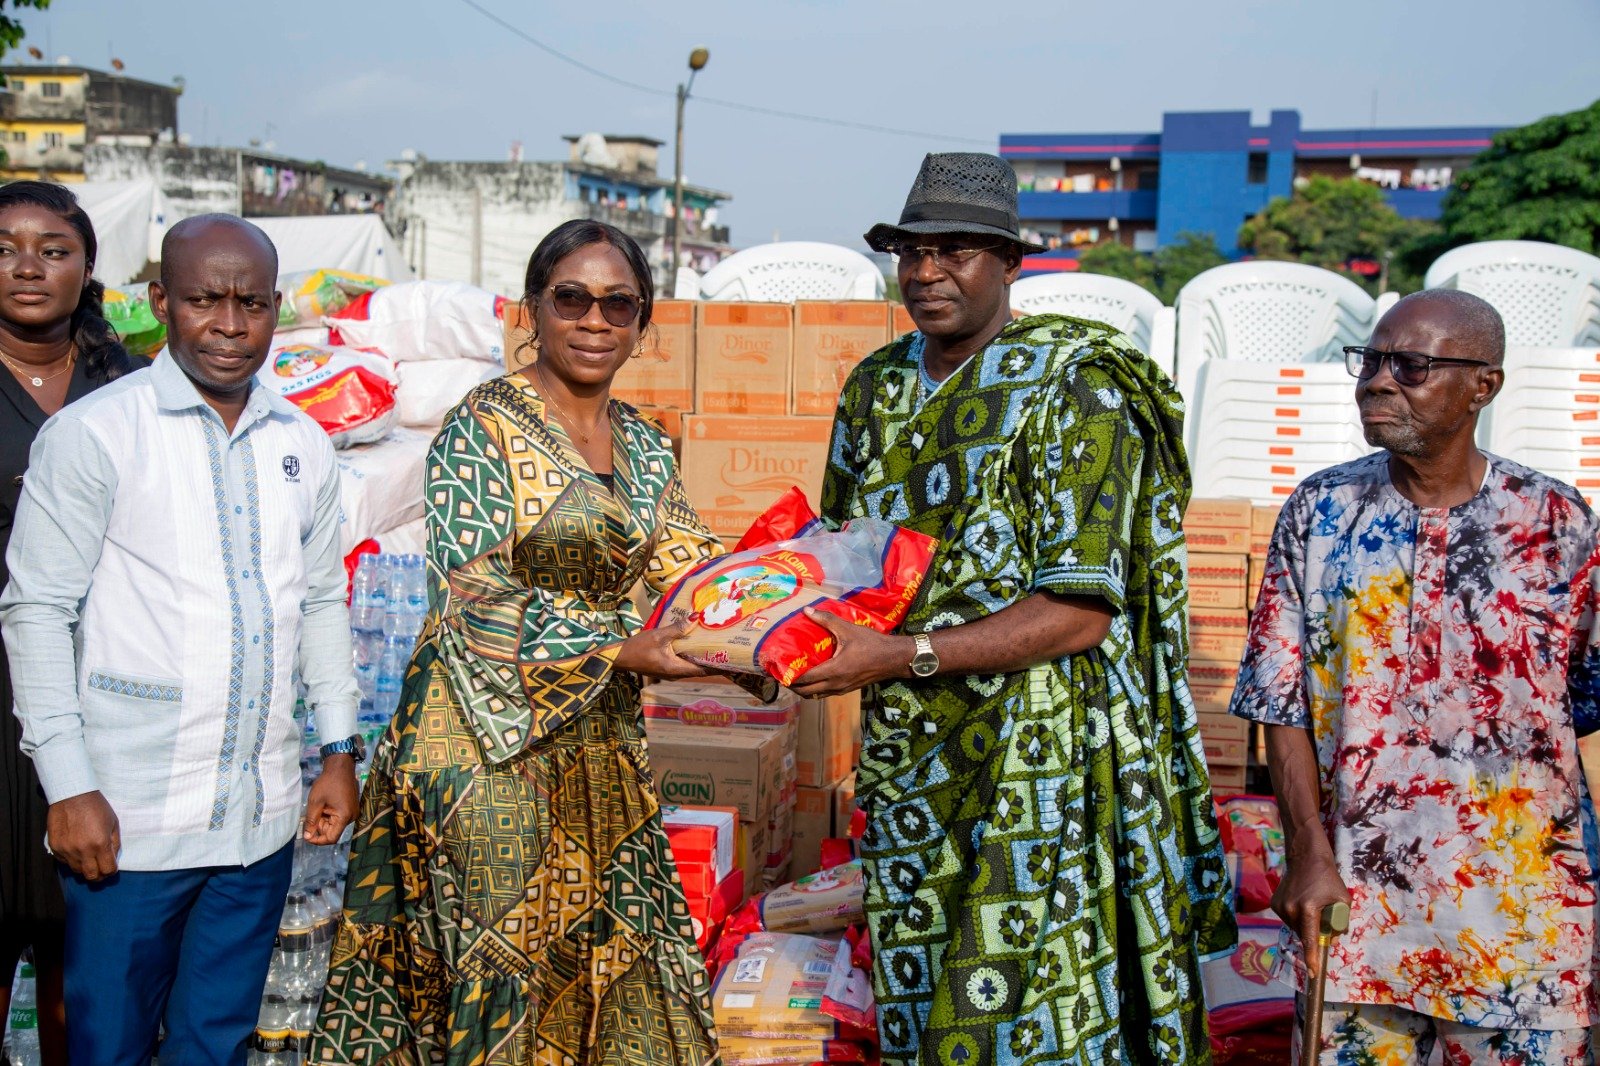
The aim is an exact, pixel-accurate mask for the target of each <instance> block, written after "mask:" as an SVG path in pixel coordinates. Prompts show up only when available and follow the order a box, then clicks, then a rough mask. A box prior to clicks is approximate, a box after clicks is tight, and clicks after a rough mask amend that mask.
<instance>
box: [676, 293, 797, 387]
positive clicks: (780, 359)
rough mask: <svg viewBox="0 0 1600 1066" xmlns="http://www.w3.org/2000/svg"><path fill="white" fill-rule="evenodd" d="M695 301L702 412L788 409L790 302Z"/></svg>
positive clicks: (697, 382) (696, 380)
mask: <svg viewBox="0 0 1600 1066" xmlns="http://www.w3.org/2000/svg"><path fill="white" fill-rule="evenodd" d="M696 306H697V314H698V321H697V325H696V329H695V346H694V347H695V368H694V396H695V402H694V409H695V410H696V411H699V412H701V413H702V414H723V415H782V414H787V413H788V411H789V360H790V353H791V347H792V342H793V340H794V337H793V333H794V312H793V310H792V309H791V308H790V307H789V305H788V304H757V303H714V302H713V303H701V304H698V305H696Z"/></svg>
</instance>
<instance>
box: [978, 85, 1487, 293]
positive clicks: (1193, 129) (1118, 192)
mask: <svg viewBox="0 0 1600 1066" xmlns="http://www.w3.org/2000/svg"><path fill="white" fill-rule="evenodd" d="M1497 131H1498V127H1489V126H1468V127H1443V128H1433V129H1341V130H1306V129H1301V127H1300V113H1299V112H1298V111H1273V112H1272V113H1271V115H1270V117H1269V118H1268V121H1267V124H1266V125H1264V126H1257V125H1255V124H1254V123H1253V122H1252V121H1251V115H1250V112H1248V111H1169V112H1167V113H1166V114H1165V115H1163V116H1162V120H1161V132H1159V133H1087V134H1084V133H1003V134H1001V135H1000V154H1001V155H1002V156H1003V157H1005V158H1006V159H1007V160H1008V161H1009V162H1010V163H1011V165H1012V166H1013V167H1014V168H1015V169H1016V171H1017V181H1018V185H1019V188H1020V190H1021V191H1020V193H1019V195H1018V209H1019V213H1020V214H1021V217H1022V228H1023V230H1024V231H1025V232H1027V233H1029V234H1031V235H1032V236H1033V237H1035V238H1036V239H1037V240H1039V241H1040V242H1041V243H1045V244H1049V245H1050V246H1051V251H1050V252H1047V253H1045V254H1043V255H1038V256H1030V257H1028V259H1027V260H1026V261H1025V262H1024V264H1023V267H1024V272H1025V273H1039V272H1042V271H1050V270H1072V269H1076V265H1077V263H1076V260H1077V253H1078V251H1080V250H1082V249H1083V248H1087V247H1089V246H1091V245H1094V244H1098V243H1100V242H1102V241H1107V240H1115V241H1119V242H1121V243H1122V244H1126V245H1129V246H1131V247H1133V248H1135V249H1137V250H1139V251H1154V250H1155V249H1156V248H1159V247H1161V246H1162V245H1166V244H1171V243H1172V242H1174V241H1175V240H1176V239H1177V237H1178V235H1179V234H1181V233H1185V232H1196V233H1209V234H1211V235H1212V236H1213V237H1214V238H1216V242H1217V245H1218V247H1220V248H1221V249H1222V250H1223V252H1224V253H1226V254H1229V255H1236V254H1237V253H1238V249H1237V247H1235V244H1234V242H1235V240H1236V238H1237V236H1238V232H1239V226H1240V224H1241V223H1243V222H1244V221H1245V220H1246V219H1248V218H1249V217H1250V216H1251V215H1254V214H1255V213H1256V212H1258V211H1260V210H1261V209H1262V208H1263V207H1265V206H1266V204H1267V201H1268V200H1270V199H1272V198H1273V197H1277V196H1288V195H1290V194H1291V193H1292V192H1293V191H1294V188H1295V183H1296V182H1299V181H1303V180H1307V179H1309V178H1311V177H1313V176H1315V175H1318V174H1327V175H1331V176H1334V177H1343V178H1348V177H1356V178H1360V179H1362V180H1364V181H1370V182H1372V183H1374V184H1376V185H1378V186H1380V187H1381V188H1383V189H1384V191H1385V193H1386V195H1387V196H1388V199H1389V202H1390V203H1391V204H1392V205H1393V206H1394V208H1395V210H1396V211H1398V212H1399V213H1400V214H1401V215H1402V216H1404V217H1407V218H1437V217H1438V216H1439V211H1440V207H1441V205H1442V203H1443V201H1444V194H1445V190H1447V189H1448V188H1449V187H1450V185H1451V183H1452V182H1453V181H1454V179H1455V178H1456V176H1457V175H1459V174H1460V173H1461V171H1462V170H1463V169H1464V168H1465V167H1466V165H1467V164H1468V163H1470V162H1471V161H1472V158H1473V156H1475V155H1477V154H1478V153H1479V152H1481V151H1483V150H1484V149H1485V148H1487V147H1489V142H1490V139H1491V138H1492V137H1493V136H1494V134H1495V133H1496V132H1497Z"/></svg>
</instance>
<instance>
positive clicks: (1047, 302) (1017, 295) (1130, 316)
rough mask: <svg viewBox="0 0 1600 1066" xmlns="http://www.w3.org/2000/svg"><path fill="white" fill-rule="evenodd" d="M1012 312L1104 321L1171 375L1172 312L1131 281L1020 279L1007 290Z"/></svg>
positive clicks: (1099, 277)
mask: <svg viewBox="0 0 1600 1066" xmlns="http://www.w3.org/2000/svg"><path fill="white" fill-rule="evenodd" d="M1011 309H1012V311H1014V312H1016V313H1017V314H1020V315H1039V314H1060V315H1073V316H1075V317H1077V318H1089V319H1093V320H1095V321H1096V322H1104V323H1105V324H1106V325H1108V326H1110V327H1112V328H1113V329H1116V330H1120V331H1121V332H1123V333H1125V334H1127V335H1128V339H1129V340H1131V341H1133V343H1134V344H1135V345H1136V346H1137V347H1138V348H1139V350H1140V351H1142V352H1144V353H1145V354H1146V355H1148V356H1149V357H1150V360H1151V361H1152V362H1154V363H1155V364H1156V365H1157V366H1159V367H1160V368H1161V369H1162V370H1163V371H1165V372H1166V374H1167V375H1168V376H1169V377H1170V376H1171V375H1172V372H1173V369H1174V362H1173V357H1174V352H1175V344H1176V340H1177V329H1176V326H1177V315H1176V312H1175V311H1173V309H1172V308H1170V307H1167V306H1166V305H1165V304H1163V303H1162V302H1161V299H1160V298H1159V297H1158V296H1156V295H1155V294H1154V293H1152V292H1150V291H1149V290H1147V289H1145V288H1143V287H1142V286H1139V285H1135V284H1134V283H1133V282H1131V281H1124V280H1123V279H1122V278H1111V277H1106V276H1104V275H1101V274H1078V273H1073V274H1043V275H1037V276H1035V277H1031V278H1023V279H1022V280H1021V281H1019V282H1017V283H1016V284H1015V285H1013V286H1011Z"/></svg>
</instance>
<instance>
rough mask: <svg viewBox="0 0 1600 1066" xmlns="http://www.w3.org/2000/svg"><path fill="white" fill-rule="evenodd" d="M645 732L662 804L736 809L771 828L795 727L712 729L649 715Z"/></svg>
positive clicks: (744, 816) (749, 819) (782, 786)
mask: <svg viewBox="0 0 1600 1066" xmlns="http://www.w3.org/2000/svg"><path fill="white" fill-rule="evenodd" d="M645 733H646V735H647V737H648V740H649V750H650V772H651V774H652V776H654V778H655V783H656V794H657V795H658V796H660V797H661V802H662V803H671V804H684V805H690V806H698V807H735V808H738V811H739V817H740V818H741V819H742V820H744V821H746V822H755V823H758V824H760V825H762V826H765V824H766V821H767V819H768V818H769V817H770V816H771V814H772V812H773V810H774V809H775V808H776V807H777V805H778V802H779V800H780V799H781V797H782V793H783V789H784V780H783V775H784V756H785V755H787V754H789V753H790V752H792V751H793V744H794V726H793V725H785V726H749V727H746V728H742V729H708V728H705V727H704V726H693V725H684V724H683V723H681V722H669V721H663V720H661V719H657V718H647V719H645ZM764 835H765V834H763V836H764Z"/></svg>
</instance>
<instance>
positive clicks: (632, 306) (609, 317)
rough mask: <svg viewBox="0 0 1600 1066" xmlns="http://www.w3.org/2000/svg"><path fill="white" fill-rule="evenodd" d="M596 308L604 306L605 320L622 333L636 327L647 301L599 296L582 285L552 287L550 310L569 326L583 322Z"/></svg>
mask: <svg viewBox="0 0 1600 1066" xmlns="http://www.w3.org/2000/svg"><path fill="white" fill-rule="evenodd" d="M595 304H599V305H600V315H601V317H602V318H604V319H605V320H606V321H607V322H609V323H611V324H612V325H613V326H616V327H617V328H618V329H622V328H623V327H625V326H631V325H633V323H634V321H635V320H637V319H638V317H639V309H640V307H642V306H643V304H644V301H642V300H640V299H639V298H638V297H637V296H635V295H633V294H632V293H628V292H608V293H606V294H605V295H604V296H596V295H595V294H594V293H592V292H590V291H589V290H588V289H585V288H583V287H582V286H579V285H552V286H551V287H550V306H551V307H553V308H554V309H555V312H556V315H557V316H558V317H560V318H563V319H565V320H567V321H568V322H577V321H580V320H581V319H582V318H583V317H584V316H585V315H587V314H588V313H589V308H591V307H593V306H594V305H595Z"/></svg>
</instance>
